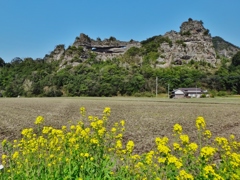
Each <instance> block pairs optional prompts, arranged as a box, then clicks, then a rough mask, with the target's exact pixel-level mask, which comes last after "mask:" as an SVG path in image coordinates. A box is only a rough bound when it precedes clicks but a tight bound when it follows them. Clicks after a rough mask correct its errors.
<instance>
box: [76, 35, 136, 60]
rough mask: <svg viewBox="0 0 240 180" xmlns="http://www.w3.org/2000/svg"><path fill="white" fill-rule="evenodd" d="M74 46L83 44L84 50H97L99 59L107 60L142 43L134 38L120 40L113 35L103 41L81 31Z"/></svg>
mask: <svg viewBox="0 0 240 180" xmlns="http://www.w3.org/2000/svg"><path fill="white" fill-rule="evenodd" d="M73 46H75V47H79V46H82V47H83V48H84V50H90V51H93V52H96V53H97V58H98V59H100V60H106V59H112V58H113V57H116V56H117V55H120V54H124V53H125V52H126V51H127V50H128V49H129V48H130V47H132V46H138V47H140V43H139V42H137V41H134V40H130V41H129V42H125V41H119V40H117V39H116V38H115V37H112V36H111V37H110V38H109V39H104V40H103V41H102V40H101V39H100V38H97V40H93V39H91V38H89V37H88V36H87V35H85V34H83V33H81V34H80V36H79V37H77V38H76V39H75V42H74V43H73Z"/></svg>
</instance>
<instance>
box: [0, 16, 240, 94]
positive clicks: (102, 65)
mask: <svg viewBox="0 0 240 180" xmlns="http://www.w3.org/2000/svg"><path fill="white" fill-rule="evenodd" d="M214 48H215V49H214ZM238 50H239V48H238V47H236V46H234V45H232V44H231V43H227V42H225V41H224V40H223V39H222V38H219V37H217V38H211V35H210V33H209V30H208V29H205V28H204V27H203V22H201V21H193V20H192V19H189V20H188V21H187V22H184V23H183V24H182V26H181V31H180V32H179V33H178V32H175V31H170V32H168V33H166V34H165V35H164V36H161V35H157V36H153V37H151V38H148V39H146V40H144V41H142V42H137V41H134V40H130V41H129V42H123V41H119V40H117V39H116V38H115V37H112V36H111V37H110V38H109V39H104V40H101V39H100V38H97V39H96V40H93V39H91V38H89V37H88V36H87V35H85V34H80V36H79V37H76V39H75V42H74V43H73V45H72V46H69V47H67V48H66V49H65V46H64V45H57V46H56V48H55V49H54V51H52V52H51V53H50V54H48V55H46V56H45V57H44V58H43V59H35V60H33V59H32V58H24V59H21V58H18V57H17V58H14V59H13V60H12V61H11V62H10V63H6V62H5V61H4V60H3V59H2V58H0V96H5V97H17V96H26V97H33V96H49V97H55V96H119V95H121V96H125V95H128V96H129V95H131V96H153V95H155V93H156V77H158V81H157V88H158V89H157V92H158V93H167V91H168V86H169V89H170V90H172V89H174V88H179V87H196V86H197V87H202V88H203V89H207V90H208V91H209V92H211V93H212V94H213V95H225V94H227V93H229V94H239V93H240V83H239V82H240V51H238ZM221 52H222V53H221ZM225 55H226V56H225Z"/></svg>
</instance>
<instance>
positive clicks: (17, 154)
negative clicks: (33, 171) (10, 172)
mask: <svg viewBox="0 0 240 180" xmlns="http://www.w3.org/2000/svg"><path fill="white" fill-rule="evenodd" d="M18 157H19V152H18V151H15V152H14V153H13V155H12V159H13V160H14V159H17V158H18Z"/></svg>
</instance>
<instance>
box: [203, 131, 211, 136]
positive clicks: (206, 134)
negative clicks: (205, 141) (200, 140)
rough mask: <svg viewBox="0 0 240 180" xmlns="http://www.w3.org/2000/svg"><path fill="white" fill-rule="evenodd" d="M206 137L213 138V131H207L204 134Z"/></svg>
mask: <svg viewBox="0 0 240 180" xmlns="http://www.w3.org/2000/svg"><path fill="white" fill-rule="evenodd" d="M204 136H205V137H206V138H211V136H212V133H211V131H209V130H206V131H205V132H204Z"/></svg>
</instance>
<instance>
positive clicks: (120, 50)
mask: <svg viewBox="0 0 240 180" xmlns="http://www.w3.org/2000/svg"><path fill="white" fill-rule="evenodd" d="M160 36H161V37H162V39H163V38H165V40H159V42H158V44H155V45H154V46H155V48H156V49H154V51H157V53H158V57H157V58H156V62H155V63H154V66H155V67H168V66H170V65H171V64H173V65H183V64H187V63H189V62H190V61H191V60H193V61H206V62H207V63H210V64H211V65H213V66H216V65H217V63H219V58H220V57H226V58H231V57H232V56H233V55H234V54H235V53H236V52H237V51H239V50H240V48H239V47H237V46H235V45H233V44H231V43H229V42H227V41H225V40H224V39H223V38H221V37H219V36H216V37H211V34H210V31H209V30H208V29H206V28H205V27H204V26H203V22H202V21H197V20H192V19H191V18H189V19H188V21H185V22H183V23H182V24H181V26H180V31H179V32H176V31H173V30H171V31H169V32H166V33H165V34H164V35H159V36H153V37H151V38H148V39H147V40H149V41H151V39H152V40H153V41H158V40H156V39H154V38H156V37H160ZM144 42H146V40H144V41H141V42H139V41H134V40H130V41H128V42H126V41H120V40H117V39H116V38H115V37H113V36H110V37H109V38H108V39H107V38H106V39H104V40H101V39H100V38H97V39H96V40H94V39H92V38H90V37H89V36H88V35H86V34H84V33H81V34H80V35H79V36H78V37H76V38H75V41H74V42H73V44H72V45H71V46H69V47H68V48H66V49H65V46H64V45H57V46H56V47H55V49H54V50H53V51H52V52H51V53H50V54H48V55H46V56H45V57H44V59H45V60H46V61H55V60H61V63H60V66H61V67H64V66H65V65H68V64H71V65H73V66H76V65H78V64H79V63H81V62H84V61H85V60H86V59H88V58H89V57H91V55H92V53H95V56H96V58H97V59H98V60H99V61H101V60H103V61H105V60H107V59H110V60H111V59H113V58H116V57H120V58H122V57H123V56H124V54H125V53H126V52H127V51H128V50H129V49H130V48H132V47H135V48H140V49H141V50H142V49H143V50H142V51H145V49H144V45H143V44H144ZM152 50H153V49H152ZM145 53H146V52H145ZM137 55H138V57H139V58H140V59H142V58H143V54H137ZM140 61H141V60H140Z"/></svg>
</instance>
